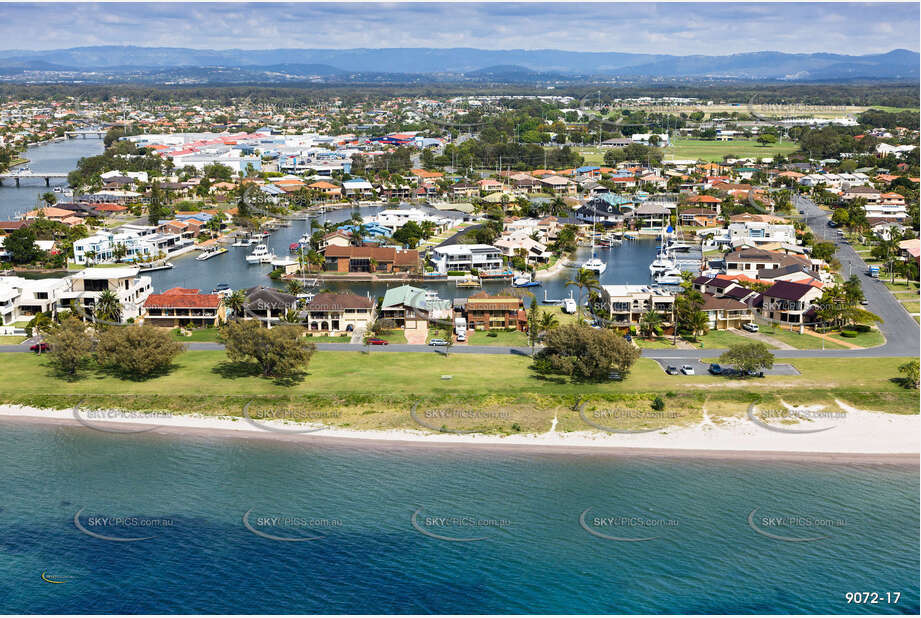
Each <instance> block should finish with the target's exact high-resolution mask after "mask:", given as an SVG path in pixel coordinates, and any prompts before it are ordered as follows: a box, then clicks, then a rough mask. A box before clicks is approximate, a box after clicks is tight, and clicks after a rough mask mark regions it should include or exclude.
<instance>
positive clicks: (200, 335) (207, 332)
mask: <svg viewBox="0 0 921 618" xmlns="http://www.w3.org/2000/svg"><path fill="white" fill-rule="evenodd" d="M191 333H192V334H191V335H190V336H188V337H185V336H183V335H181V334H179V329H178V328H174V329H173V338H174V339H175V340H176V341H217V340H218V336H219V335H220V331H219V330H218V329H216V328H194V329H192V331H191Z"/></svg>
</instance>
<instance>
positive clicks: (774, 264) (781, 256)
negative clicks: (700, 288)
mask: <svg viewBox="0 0 921 618" xmlns="http://www.w3.org/2000/svg"><path fill="white" fill-rule="evenodd" d="M723 259H724V262H725V264H726V266H725V271H726V274H729V275H733V274H747V275H748V276H750V277H756V278H757V277H759V274H760V273H761V272H762V271H766V270H771V269H776V268H784V267H787V266H794V265H797V266H801V267H805V268H806V269H807V270H814V271H816V272H818V269H817V268H816V267H814V266H813V263H812V261H811V260H810V259H809V258H806V257H803V256H799V255H788V254H786V253H783V252H780V251H767V250H765V249H756V248H744V249H736V250H735V251H730V252H729V253H727V254H726V255H725V257H724V258H723Z"/></svg>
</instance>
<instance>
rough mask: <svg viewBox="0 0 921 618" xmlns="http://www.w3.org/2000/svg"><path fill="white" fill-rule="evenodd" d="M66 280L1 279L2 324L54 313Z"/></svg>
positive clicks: (65, 286)
mask: <svg viewBox="0 0 921 618" xmlns="http://www.w3.org/2000/svg"><path fill="white" fill-rule="evenodd" d="M66 288H67V280H66V279H57V278H52V279H24V278H23V277H0V324H2V325H3V326H7V325H10V324H13V323H14V322H19V321H26V320H30V319H32V317H34V316H35V315H36V314H38V313H54V310H55V305H56V303H57V301H58V298H59V296H60V294H61V293H62V292H63V291H64V290H65V289H66Z"/></svg>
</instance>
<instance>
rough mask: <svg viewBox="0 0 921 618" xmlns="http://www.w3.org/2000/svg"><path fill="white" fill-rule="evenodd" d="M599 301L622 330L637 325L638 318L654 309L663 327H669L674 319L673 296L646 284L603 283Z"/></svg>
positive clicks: (615, 324) (612, 320)
mask: <svg viewBox="0 0 921 618" xmlns="http://www.w3.org/2000/svg"><path fill="white" fill-rule="evenodd" d="M601 301H602V302H603V303H604V306H605V309H607V311H608V315H609V316H610V317H609V320H610V321H611V323H612V324H613V325H614V326H616V327H618V328H622V329H624V330H628V329H629V328H630V327H635V326H638V325H639V322H640V318H641V317H642V316H643V315H644V314H645V313H648V312H649V311H655V312H656V313H657V314H659V317H660V318H661V320H662V325H663V327H666V328H671V326H672V320H673V319H674V307H675V296H674V295H673V294H671V293H670V292H665V291H663V290H661V289H658V288H651V287H649V286H646V285H603V286H601Z"/></svg>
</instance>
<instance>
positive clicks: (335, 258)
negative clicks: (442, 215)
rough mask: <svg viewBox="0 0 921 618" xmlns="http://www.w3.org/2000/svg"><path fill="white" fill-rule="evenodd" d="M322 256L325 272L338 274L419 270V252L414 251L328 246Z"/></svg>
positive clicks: (391, 248)
mask: <svg viewBox="0 0 921 618" xmlns="http://www.w3.org/2000/svg"><path fill="white" fill-rule="evenodd" d="M323 256H324V258H325V259H326V263H325V265H324V268H325V270H327V271H333V272H340V273H371V272H385V273H396V272H413V271H416V270H418V269H419V252H418V251H416V250H415V249H394V248H393V247H369V246H363V247H351V246H339V245H328V246H327V247H326V249H325V250H324V252H323Z"/></svg>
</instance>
